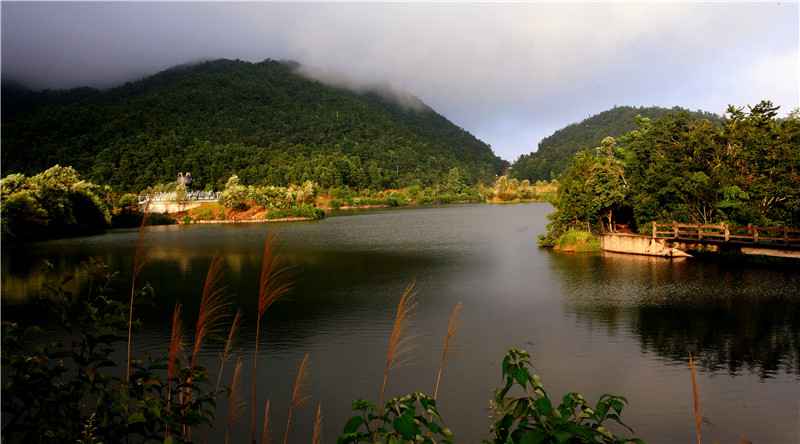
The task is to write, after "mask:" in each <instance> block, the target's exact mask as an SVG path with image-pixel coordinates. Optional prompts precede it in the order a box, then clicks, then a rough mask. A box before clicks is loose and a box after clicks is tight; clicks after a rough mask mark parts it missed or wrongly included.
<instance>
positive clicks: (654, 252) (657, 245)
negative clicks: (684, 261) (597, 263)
mask: <svg viewBox="0 0 800 444" xmlns="http://www.w3.org/2000/svg"><path fill="white" fill-rule="evenodd" d="M600 247H601V248H602V249H603V250H605V251H611V252H614V253H627V254H642V255H645V256H661V257H688V256H691V255H690V254H688V253H685V252H683V251H681V250H679V249H677V248H674V247H672V246H670V245H669V243H668V242H667V240H666V239H663V238H653V237H651V236H640V235H636V234H627V233H605V234H601V235H600Z"/></svg>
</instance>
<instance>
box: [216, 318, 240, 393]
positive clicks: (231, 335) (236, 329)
mask: <svg viewBox="0 0 800 444" xmlns="http://www.w3.org/2000/svg"><path fill="white" fill-rule="evenodd" d="M243 320H244V311H242V309H241V308H240V309H238V310H236V316H234V318H233V323H232V324H231V329H230V331H228V339H227V340H226V341H225V349H223V350H222V353H221V354H220V356H219V359H220V366H219V375H217V388H219V386H220V384H221V382H222V371H223V370H224V369H225V362H227V361H228V359H230V357H231V356H233V355H234V354H236V343H237V342H238V340H239V333H240V332H241V330H242V321H243Z"/></svg>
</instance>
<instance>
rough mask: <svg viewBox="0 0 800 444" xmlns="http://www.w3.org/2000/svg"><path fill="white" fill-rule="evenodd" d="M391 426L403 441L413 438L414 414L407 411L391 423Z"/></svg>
mask: <svg viewBox="0 0 800 444" xmlns="http://www.w3.org/2000/svg"><path fill="white" fill-rule="evenodd" d="M392 426H393V427H394V430H395V431H396V432H397V433H399V434H400V436H402V437H403V438H404V439H412V438H414V414H413V413H412V412H410V411H409V412H408V413H406V414H404V415H402V416H399V417H397V418H395V420H394V421H392Z"/></svg>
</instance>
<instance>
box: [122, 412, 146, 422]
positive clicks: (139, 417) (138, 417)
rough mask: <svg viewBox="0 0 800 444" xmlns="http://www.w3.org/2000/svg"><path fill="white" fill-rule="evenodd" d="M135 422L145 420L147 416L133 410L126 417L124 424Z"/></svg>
mask: <svg viewBox="0 0 800 444" xmlns="http://www.w3.org/2000/svg"><path fill="white" fill-rule="evenodd" d="M137 422H147V418H145V417H144V414H143V413H142V412H133V413H132V414H131V416H129V417H128V420H127V421H125V424H134V423H137Z"/></svg>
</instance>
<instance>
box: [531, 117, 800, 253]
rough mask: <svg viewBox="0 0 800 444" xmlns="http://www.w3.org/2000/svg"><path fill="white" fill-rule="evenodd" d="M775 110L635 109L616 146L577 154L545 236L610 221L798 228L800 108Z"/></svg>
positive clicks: (547, 241)
mask: <svg viewBox="0 0 800 444" xmlns="http://www.w3.org/2000/svg"><path fill="white" fill-rule="evenodd" d="M777 110H778V107H776V106H773V105H772V103H771V102H769V101H762V102H761V103H759V104H757V105H754V106H750V107H748V111H744V108H743V107H742V108H736V107H733V106H730V107H729V108H728V110H727V112H726V115H725V118H724V119H723V122H722V125H721V126H718V125H715V124H713V123H712V122H710V121H709V120H708V119H702V118H699V117H696V116H693V115H691V114H690V113H688V112H679V113H672V114H668V115H666V116H664V117H662V118H660V119H658V120H655V121H653V122H651V121H650V119H647V118H643V117H638V118H637V119H636V123H637V126H638V129H637V130H634V131H631V132H630V133H628V134H627V135H625V136H624V137H622V138H620V140H619V142H620V143H619V144H618V143H617V142H618V141H617V140H615V139H614V138H612V137H607V138H606V139H604V140H603V141H602V144H601V146H599V147H598V148H596V149H595V150H593V151H591V150H585V151H582V152H580V153H578V154H577V155H575V156H574V157H573V159H572V166H571V168H570V169H569V171H568V172H567V174H566V176H565V177H564V178H563V180H561V181H560V183H559V188H558V200H557V203H556V212H555V213H553V214H551V215H550V216H549V217H550V219H551V221H552V222H551V223H550V224H549V225H548V230H549V231H548V234H547V236H545V237H544V238H543V239H542V243H543V244H544V245H552V244H553V243H554V242H555V240H556V239H557V238H558V237H559V236H561V235H562V234H563V233H565V232H566V231H567V230H568V229H570V228H573V229H583V230H591V231H595V232H598V231H601V230H603V229H604V228H607V227H608V226H609V225H611V224H613V223H624V224H630V225H631V226H632V227H634V228H636V227H638V228H639V229H641V228H642V227H646V226H647V224H649V223H650V222H653V221H656V222H660V223H664V222H670V221H673V220H674V221H678V222H681V223H703V224H716V223H720V222H727V223H729V224H731V225H739V226H742V225H747V224H754V225H759V226H776V225H783V226H790V227H798V226H800V110H794V111H793V112H792V113H790V114H789V116H788V117H787V118H785V119H779V118H777Z"/></svg>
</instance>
